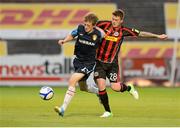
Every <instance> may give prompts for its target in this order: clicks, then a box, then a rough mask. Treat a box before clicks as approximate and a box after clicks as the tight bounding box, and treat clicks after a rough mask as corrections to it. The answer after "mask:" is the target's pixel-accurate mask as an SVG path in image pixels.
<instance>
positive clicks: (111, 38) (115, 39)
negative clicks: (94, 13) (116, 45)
mask: <svg viewBox="0 0 180 128" xmlns="http://www.w3.org/2000/svg"><path fill="white" fill-rule="evenodd" d="M105 39H106V40H109V41H113V42H116V41H117V40H118V38H116V37H113V36H106V37H105Z"/></svg>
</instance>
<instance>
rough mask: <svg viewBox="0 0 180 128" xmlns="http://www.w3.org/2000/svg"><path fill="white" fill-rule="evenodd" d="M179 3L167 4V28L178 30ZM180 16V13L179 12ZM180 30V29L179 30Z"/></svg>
mask: <svg viewBox="0 0 180 128" xmlns="http://www.w3.org/2000/svg"><path fill="white" fill-rule="evenodd" d="M177 11H178V4H177V3H166V4H165V18H166V26H167V28H176V18H177V14H178V12H177ZM179 14H180V12H179ZM179 24H180V21H179ZM179 29H180V28H179Z"/></svg>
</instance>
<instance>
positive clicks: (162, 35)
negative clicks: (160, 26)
mask: <svg viewBox="0 0 180 128" xmlns="http://www.w3.org/2000/svg"><path fill="white" fill-rule="evenodd" d="M158 38H159V39H161V40H166V39H167V38H168V36H167V35H166V34H161V35H158Z"/></svg>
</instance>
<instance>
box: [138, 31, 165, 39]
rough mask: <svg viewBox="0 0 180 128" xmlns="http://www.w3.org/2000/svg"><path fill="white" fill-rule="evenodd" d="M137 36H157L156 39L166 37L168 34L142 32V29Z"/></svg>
mask: <svg viewBox="0 0 180 128" xmlns="http://www.w3.org/2000/svg"><path fill="white" fill-rule="evenodd" d="M139 37H147V38H158V39H167V38H168V36H167V35H166V34H161V35H158V34H154V33H151V32H144V31H140V33H139Z"/></svg>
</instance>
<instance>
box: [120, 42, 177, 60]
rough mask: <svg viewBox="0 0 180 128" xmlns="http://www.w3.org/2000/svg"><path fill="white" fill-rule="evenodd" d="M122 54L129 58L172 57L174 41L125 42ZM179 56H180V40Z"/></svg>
mask: <svg viewBox="0 0 180 128" xmlns="http://www.w3.org/2000/svg"><path fill="white" fill-rule="evenodd" d="M120 55H121V57H129V58H172V55H173V42H166V41H164V42H163V41H162V42H153V43H152V42H142V43H139V42H124V44H123V45H122V48H121V53H120ZM177 57H178V58H180V42H179V43H178V47H177Z"/></svg>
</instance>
